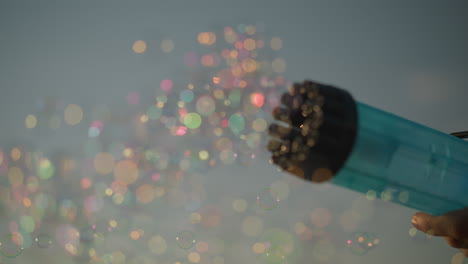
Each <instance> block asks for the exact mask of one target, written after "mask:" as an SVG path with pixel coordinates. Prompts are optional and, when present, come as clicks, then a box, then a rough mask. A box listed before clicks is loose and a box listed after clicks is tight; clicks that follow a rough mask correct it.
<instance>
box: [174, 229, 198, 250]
mask: <svg viewBox="0 0 468 264" xmlns="http://www.w3.org/2000/svg"><path fill="white" fill-rule="evenodd" d="M176 242H177V245H178V246H179V247H180V248H182V249H189V248H192V247H193V245H194V244H195V242H196V241H195V235H194V234H193V233H192V232H190V231H187V230H184V231H181V232H180V233H179V234H177V237H176Z"/></svg>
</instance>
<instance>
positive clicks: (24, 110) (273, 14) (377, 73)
mask: <svg viewBox="0 0 468 264" xmlns="http://www.w3.org/2000/svg"><path fill="white" fill-rule="evenodd" d="M240 23H243V24H254V25H255V24H263V25H265V29H266V30H265V31H266V32H267V33H268V34H270V35H272V36H278V37H281V38H282V40H283V48H282V49H281V51H279V53H278V54H279V55H280V56H281V57H282V58H284V59H285V61H286V62H287V69H286V72H285V74H284V75H285V77H286V78H287V79H288V80H293V81H300V80H303V79H305V78H308V79H313V80H317V81H321V82H325V83H330V84H334V85H337V86H339V87H342V88H345V89H348V90H350V91H351V92H352V94H353V95H354V97H355V98H356V99H357V100H359V101H362V102H365V103H368V104H370V105H373V106H376V107H378V108H381V109H383V110H386V111H390V112H392V113H395V114H397V115H400V116H403V117H406V118H409V119H411V120H413V121H416V122H419V123H422V124H424V125H427V126H430V127H432V128H435V129H438V130H441V131H443V132H447V133H448V132H454V131H461V130H467V129H468V118H467V111H466V104H467V98H468V49H467V47H468V30H467V25H468V2H467V1H462V0H461V1H452V0H448V1H432V0H413V1H407V0H394V1H376V0H372V1H371V0H358V1H299V0H290V1H278V0H269V1H266V0H256V1H255V0H236V1H213V0H197V1H181V0H174V1H150V0H133V1H122V0H113V1H110V0H93V1H89V0H83V1H71V0H64V1H51V0H43V1H32V0H14V1H13V0H2V1H0V126H1V129H0V146H10V145H11V144H16V143H18V142H30V143H31V144H33V145H34V146H36V147H39V148H43V149H49V150H52V149H57V148H61V149H67V150H68V151H70V152H73V151H74V149H76V148H78V147H79V146H78V145H77V142H80V141H82V140H84V139H86V137H87V134H86V132H85V133H83V131H86V129H81V130H80V129H71V128H65V127H64V128H63V129H59V130H57V131H54V132H51V131H49V132H44V131H42V132H34V133H33V132H31V130H27V129H26V128H25V126H24V118H25V117H26V116H27V115H28V114H31V113H35V111H37V109H38V104H40V102H41V100H43V98H47V97H50V96H54V97H55V98H59V99H60V100H62V101H63V102H66V103H70V102H74V103H77V104H80V105H81V106H83V108H84V109H85V116H86V114H87V112H86V107H87V106H93V105H96V104H108V105H112V107H114V108H115V109H117V110H118V108H119V105H122V106H125V104H126V103H125V97H126V96H127V93H128V92H129V91H140V92H141V93H145V92H150V91H153V90H154V89H155V88H156V87H158V85H159V82H160V81H161V80H162V79H165V78H167V77H168V76H169V77H172V78H174V79H177V78H178V77H177V76H176V74H177V72H178V67H180V66H181V65H183V54H184V52H185V51H190V50H191V49H192V47H193V46H195V45H197V43H196V36H197V34H198V33H199V32H203V31H211V30H215V29H218V28H222V27H224V26H235V25H237V24H240ZM163 38H171V39H173V40H174V43H175V50H174V52H172V53H169V54H164V53H162V52H161V51H160V49H159V47H158V45H159V43H160V41H161V40H162V39H163ZM139 39H141V40H145V41H146V42H147V43H148V51H147V53H146V54H145V56H135V54H134V53H133V52H132V51H131V46H132V44H133V42H134V41H136V40H139ZM156 50H157V51H156ZM152 51H154V52H152ZM180 78H184V77H183V76H180ZM41 98H42V99H41ZM257 162H259V164H258V166H255V170H254V168H238V169H237V168H236V169H235V170H232V169H231V170H224V171H220V170H214V171H211V172H209V173H208V174H207V175H205V177H206V178H205V182H206V189H207V190H208V192H209V193H211V194H212V195H213V197H218V196H219V199H221V200H222V196H223V195H224V194H223V193H224V191H227V192H228V193H230V194H232V195H233V196H235V194H236V191H233V190H237V191H238V193H239V196H240V195H241V193H248V192H254V190H256V189H258V188H262V187H267V186H269V184H270V183H271V182H272V180H271V179H270V177H271V175H272V174H273V173H275V170H274V168H272V167H271V166H269V165H268V164H266V162H265V164H263V163H261V162H260V161H258V160H257ZM220 175H221V177H220ZM233 179H237V180H233ZM291 181H292V182H295V180H291ZM295 183H298V182H295ZM294 186H297V185H294ZM290 188H291V194H290V200H289V202H288V203H287V206H286V204H284V205H282V204H280V205H279V206H278V208H276V209H275V210H273V211H271V215H269V216H268V217H267V218H268V219H269V220H268V221H270V222H268V221H267V222H268V223H271V224H272V225H277V226H281V225H282V224H284V225H285V226H289V225H290V224H289V221H291V222H294V221H296V220H295V217H298V218H300V217H302V216H303V215H307V214H308V213H307V212H310V210H311V208H312V204H314V203H316V202H317V201H320V203H321V206H322V207H325V208H331V209H336V210H337V211H338V210H341V209H345V208H348V207H351V206H352V204H351V202H352V201H353V200H354V199H356V198H357V197H358V195H356V194H354V193H351V192H348V191H346V190H342V189H339V188H337V187H333V186H328V187H326V188H328V189H327V190H328V191H320V189H321V188H325V187H323V186H314V185H311V184H307V185H305V186H304V185H302V186H300V187H290ZM293 201H294V202H293ZM227 206H229V204H228V205H227ZM314 206H315V205H314ZM161 213H164V212H161ZM412 213H413V211H412V210H409V209H407V208H403V207H399V206H396V205H391V204H388V203H384V202H381V201H376V202H375V203H374V204H373V213H372V217H371V218H370V219H368V220H367V221H364V222H363V223H362V225H361V226H360V228H361V230H369V232H374V233H377V234H379V236H380V237H381V239H382V245H381V246H379V247H377V248H375V249H374V250H372V251H371V252H369V253H368V254H367V255H364V256H355V255H352V254H350V253H349V252H347V251H346V248H345V247H344V244H343V245H342V244H337V246H336V248H337V249H336V254H335V256H334V257H333V260H334V263H392V264H393V263H450V261H451V259H452V256H453V255H454V254H455V253H457V251H456V250H455V249H451V248H450V247H449V246H448V245H446V244H445V242H444V241H443V240H442V239H430V240H424V239H423V240H421V241H415V240H414V239H411V238H410V237H409V235H408V230H409V228H410V227H411V221H410V218H411V215H412ZM267 222H266V223H265V225H267ZM169 224H170V223H169ZM226 228H229V227H226ZM335 233H336V236H337V237H338V238H343V239H346V235H345V234H340V230H338V229H337V230H336V232H335ZM313 246H314V245H313V244H311V248H313ZM47 250H49V251H48V253H44V252H45V251H47ZM232 250H233V251H235V250H236V249H235V248H234V249H232ZM51 252H54V253H51ZM226 254H227V253H226ZM232 254H233V256H234V257H232V256H231V257H228V256H226V259H225V263H227V264H230V263H235V262H234V261H236V262H237V263H238V262H240V261H244V262H245V263H254V262H250V261H251V260H250V259H248V258H244V257H241V256H239V257H235V254H234V253H232ZM306 254H308V253H306ZM55 257H56V258H57V259H58V258H60V259H62V258H63V259H62V260H61V261H62V262H61V263H68V262H66V260H67V257H66V256H64V254H63V253H61V249H59V248H58V247H52V248H50V249H46V250H42V251H41V250H31V251H29V252H26V251H25V252H24V253H23V255H22V256H20V257H18V258H16V259H8V260H7V259H3V261H4V262H5V263H33V262H29V261H32V260H33V259H35V258H37V259H39V258H42V259H44V260H46V259H49V260H50V261H51V263H55V262H54V258H55ZM63 261H65V262H63ZM231 261H232V262H231ZM35 263H37V262H35ZM44 263H45V262H44ZM157 263H159V262H157ZM161 263H162V262H161ZM309 263H328V262H319V261H318V260H317V259H314V258H313V256H312V255H311V257H310V262H309Z"/></svg>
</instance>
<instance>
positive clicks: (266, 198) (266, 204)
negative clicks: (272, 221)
mask: <svg viewBox="0 0 468 264" xmlns="http://www.w3.org/2000/svg"><path fill="white" fill-rule="evenodd" d="M279 202H280V199H279V198H278V194H277V193H276V192H275V191H273V190H272V189H271V188H265V189H263V190H262V192H261V193H260V194H259V195H258V196H257V205H258V207H260V208H261V209H263V210H267V211H270V210H273V209H274V208H276V206H278V203H279Z"/></svg>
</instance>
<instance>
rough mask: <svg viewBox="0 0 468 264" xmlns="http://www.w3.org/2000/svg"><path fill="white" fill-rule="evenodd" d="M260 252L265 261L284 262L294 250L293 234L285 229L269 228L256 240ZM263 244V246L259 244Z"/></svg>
mask: <svg viewBox="0 0 468 264" xmlns="http://www.w3.org/2000/svg"><path fill="white" fill-rule="evenodd" d="M257 242H258V243H260V246H258V244H257V247H259V248H260V249H261V250H258V252H262V253H261V254H262V258H263V260H264V261H265V262H266V263H284V260H285V259H286V258H288V256H291V254H292V253H293V251H294V246H295V245H294V239H293V236H292V235H291V234H290V233H288V232H287V231H285V230H281V229H276V228H275V229H269V230H267V231H266V232H264V233H263V234H262V235H261V236H260V237H259V239H258V241H257ZM261 245H263V247H262V246H261Z"/></svg>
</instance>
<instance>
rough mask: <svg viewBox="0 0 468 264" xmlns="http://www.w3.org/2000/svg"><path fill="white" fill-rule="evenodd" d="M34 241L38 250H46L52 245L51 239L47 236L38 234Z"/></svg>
mask: <svg viewBox="0 0 468 264" xmlns="http://www.w3.org/2000/svg"><path fill="white" fill-rule="evenodd" d="M34 241H36V245H37V246H38V247H40V248H48V247H50V245H52V238H51V237H50V236H49V235H47V234H39V235H38V236H37V237H36V238H35V239H34Z"/></svg>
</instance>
